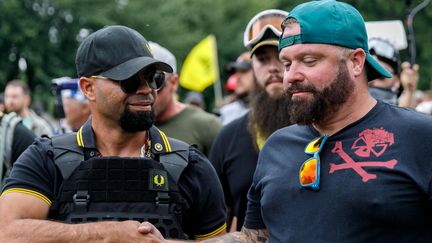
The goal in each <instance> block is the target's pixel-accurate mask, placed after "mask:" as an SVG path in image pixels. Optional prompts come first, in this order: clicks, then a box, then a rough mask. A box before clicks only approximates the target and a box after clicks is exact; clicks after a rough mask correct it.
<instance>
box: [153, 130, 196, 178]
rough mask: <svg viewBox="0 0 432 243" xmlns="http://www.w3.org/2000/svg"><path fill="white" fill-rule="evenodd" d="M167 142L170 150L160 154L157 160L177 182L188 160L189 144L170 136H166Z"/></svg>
mask: <svg viewBox="0 0 432 243" xmlns="http://www.w3.org/2000/svg"><path fill="white" fill-rule="evenodd" d="M168 142H169V145H170V146H171V151H170V152H166V153H162V154H160V155H159V162H160V163H162V165H163V166H164V167H165V169H166V170H167V171H168V173H169V174H170V175H171V176H172V178H173V179H174V181H175V183H176V184H178V181H179V179H180V176H181V174H182V173H183V170H184V169H185V168H186V166H187V165H188V162H189V144H187V143H185V142H183V141H180V140H177V139H174V138H170V137H168Z"/></svg>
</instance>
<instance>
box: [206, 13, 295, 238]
mask: <svg viewBox="0 0 432 243" xmlns="http://www.w3.org/2000/svg"><path fill="white" fill-rule="evenodd" d="M287 15H288V13H287V12H285V11H282V10H278V9H269V10H264V11H262V12H260V13H258V14H257V15H255V17H253V18H252V19H251V20H250V21H249V23H248V25H247V26H246V29H245V31H244V42H243V43H244V46H245V47H246V48H247V49H248V50H250V53H251V55H252V56H251V64H252V72H253V75H254V82H253V89H252V91H251V94H250V111H249V112H248V113H247V114H245V115H243V116H242V117H240V118H238V119H236V120H234V121H232V122H230V123H228V124H227V125H225V126H223V127H222V129H221V131H220V132H219V134H218V136H217V138H216V140H215V142H214V144H213V147H212V151H211V154H210V157H209V158H210V162H212V164H213V166H214V167H215V169H216V172H217V173H218V176H219V179H220V180H221V183H222V187H223V189H224V193H225V203H226V204H227V207H228V209H229V215H228V216H229V217H228V225H229V227H230V231H239V230H240V229H241V228H242V226H243V223H244V219H245V214H246V206H247V192H248V190H249V188H250V186H251V183H252V178H253V175H254V173H255V168H256V163H257V160H258V153H259V151H260V150H261V148H262V146H263V145H264V142H265V141H266V139H267V138H268V137H269V136H270V134H272V133H273V132H274V131H276V130H277V129H279V128H282V127H285V126H288V125H290V124H291V123H290V121H289V120H290V119H289V115H288V106H289V102H288V100H287V99H286V97H285V96H284V91H283V85H282V80H283V73H284V66H283V64H282V62H281V61H280V60H279V54H278V43H279V36H280V35H281V23H282V21H283V20H284V19H285V18H286V16H287Z"/></svg>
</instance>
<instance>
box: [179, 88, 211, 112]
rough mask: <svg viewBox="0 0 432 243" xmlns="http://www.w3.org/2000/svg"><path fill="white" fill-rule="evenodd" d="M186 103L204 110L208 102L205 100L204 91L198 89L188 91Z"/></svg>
mask: <svg viewBox="0 0 432 243" xmlns="http://www.w3.org/2000/svg"><path fill="white" fill-rule="evenodd" d="M183 102H184V103H185V104H188V105H191V106H195V107H198V108H200V109H202V110H205V109H206V104H205V102H204V97H203V95H202V93H200V92H197V91H188V92H187V93H186V95H185V98H184V100H183Z"/></svg>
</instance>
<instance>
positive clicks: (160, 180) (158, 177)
mask: <svg viewBox="0 0 432 243" xmlns="http://www.w3.org/2000/svg"><path fill="white" fill-rule="evenodd" d="M153 183H154V184H155V185H156V186H158V187H161V186H163V184H165V178H164V177H163V176H161V175H155V176H154V177H153Z"/></svg>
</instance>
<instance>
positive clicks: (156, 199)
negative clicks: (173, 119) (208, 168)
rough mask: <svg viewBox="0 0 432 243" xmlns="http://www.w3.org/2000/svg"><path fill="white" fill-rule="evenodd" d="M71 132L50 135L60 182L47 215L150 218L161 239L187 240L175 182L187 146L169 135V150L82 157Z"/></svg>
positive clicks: (76, 218) (76, 220)
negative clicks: (129, 155) (147, 154)
mask: <svg viewBox="0 0 432 243" xmlns="http://www.w3.org/2000/svg"><path fill="white" fill-rule="evenodd" d="M72 143H73V144H76V142H75V133H73V134H71V135H69V134H66V135H63V136H60V137H54V138H53V139H52V144H53V148H54V149H53V154H54V156H53V158H54V161H55V164H56V166H57V167H58V169H59V171H60V172H61V174H62V177H63V182H62V184H61V186H60V189H59V192H58V194H57V196H56V199H55V200H54V202H53V205H52V207H51V211H50V218H52V219H54V220H60V221H63V222H65V223H85V222H96V221H106V220H115V221H124V220H136V221H139V222H143V221H149V222H150V223H152V224H153V225H155V226H156V227H157V228H158V230H159V231H160V232H161V233H162V235H163V236H164V237H167V238H176V239H187V236H186V235H185V234H184V232H183V230H182V227H181V221H182V207H183V205H184V199H183V198H182V197H181V195H180V192H179V189H178V186H177V183H178V179H179V177H180V175H181V173H182V171H183V169H184V168H185V167H186V166H187V159H188V157H189V156H188V153H189V145H187V144H185V143H183V142H181V141H178V140H174V139H170V145H171V148H172V152H170V153H166V154H159V155H158V157H159V158H158V160H159V161H156V160H153V159H148V158H122V157H94V158H91V159H88V160H86V161H83V159H84V155H83V151H82V148H80V147H78V146H76V147H73V148H71V144H72Z"/></svg>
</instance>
